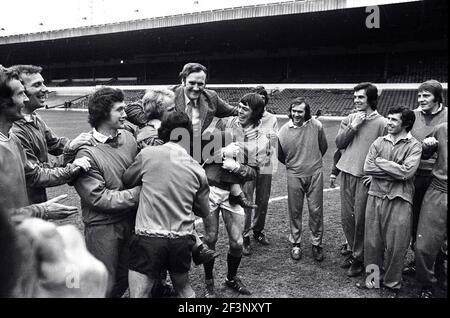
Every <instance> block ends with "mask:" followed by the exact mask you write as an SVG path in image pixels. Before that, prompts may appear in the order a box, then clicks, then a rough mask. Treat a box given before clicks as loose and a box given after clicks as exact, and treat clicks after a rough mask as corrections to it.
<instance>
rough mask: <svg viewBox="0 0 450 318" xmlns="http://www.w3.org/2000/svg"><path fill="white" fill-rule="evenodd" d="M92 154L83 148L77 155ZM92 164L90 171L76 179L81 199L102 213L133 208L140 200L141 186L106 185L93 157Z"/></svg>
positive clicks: (88, 155)
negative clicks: (116, 187)
mask: <svg viewBox="0 0 450 318" xmlns="http://www.w3.org/2000/svg"><path fill="white" fill-rule="evenodd" d="M82 156H87V157H88V158H91V156H90V154H89V153H88V152H87V151H85V150H81V151H79V152H78V154H77V157H82ZM91 162H92V166H91V169H90V170H89V171H87V172H86V173H83V174H81V175H80V176H79V177H78V178H77V179H76V181H75V184H74V186H75V190H76V191H77V192H78V195H79V196H80V197H81V199H82V200H83V201H84V202H85V203H86V204H88V205H89V206H90V207H91V208H94V209H96V210H97V211H100V212H102V213H107V214H113V213H116V212H121V211H123V210H124V209H128V208H133V207H135V206H136V205H137V203H138V202H139V193H140V189H141V187H140V186H136V187H134V188H131V189H127V190H111V189H108V188H107V187H106V182H105V179H104V178H103V176H102V174H101V173H100V171H99V169H98V167H97V165H96V163H95V160H93V159H92V158H91Z"/></svg>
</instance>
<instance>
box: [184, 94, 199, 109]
mask: <svg viewBox="0 0 450 318" xmlns="http://www.w3.org/2000/svg"><path fill="white" fill-rule="evenodd" d="M183 91H184V90H183ZM190 101H191V100H190V99H189V97H188V96H187V95H186V93H184V102H185V105H186V107H187V106H188V105H189V102H190ZM192 102H193V103H194V106H193V107H195V108H197V105H198V101H197V100H193V101H192Z"/></svg>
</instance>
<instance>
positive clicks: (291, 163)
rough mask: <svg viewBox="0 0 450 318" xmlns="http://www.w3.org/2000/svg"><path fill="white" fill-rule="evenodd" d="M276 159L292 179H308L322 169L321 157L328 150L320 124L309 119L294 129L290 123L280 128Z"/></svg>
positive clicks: (315, 120)
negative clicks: (284, 166)
mask: <svg viewBox="0 0 450 318" xmlns="http://www.w3.org/2000/svg"><path fill="white" fill-rule="evenodd" d="M278 142H279V147H278V158H279V159H280V162H281V163H284V164H285V165H286V172H287V174H288V175H290V176H293V177H310V176H313V175H315V174H316V173H318V172H319V171H320V170H321V169H322V156H323V155H324V154H325V152H326V151H327V148H328V144H327V138H326V136H325V132H324V130H323V126H322V123H321V122H320V121H318V120H317V119H314V118H311V119H309V120H307V121H306V122H305V123H304V124H303V125H302V126H300V127H296V126H294V125H293V123H292V121H289V122H287V123H286V124H284V125H283V127H281V129H280V132H279V134H278Z"/></svg>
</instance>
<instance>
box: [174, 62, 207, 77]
mask: <svg viewBox="0 0 450 318" xmlns="http://www.w3.org/2000/svg"><path fill="white" fill-rule="evenodd" d="M202 71H203V72H205V74H206V75H208V69H207V68H206V67H205V66H203V65H202V64H200V63H187V64H185V65H184V66H183V69H182V70H181V72H180V74H179V77H180V79H181V80H183V81H184V80H185V79H186V77H188V76H189V74H191V73H197V72H202Z"/></svg>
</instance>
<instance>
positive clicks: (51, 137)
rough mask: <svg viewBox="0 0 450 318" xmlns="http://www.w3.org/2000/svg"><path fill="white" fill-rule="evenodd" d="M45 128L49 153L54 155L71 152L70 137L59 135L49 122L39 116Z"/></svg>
mask: <svg viewBox="0 0 450 318" xmlns="http://www.w3.org/2000/svg"><path fill="white" fill-rule="evenodd" d="M38 118H39V119H38V120H39V121H40V122H41V124H42V126H43V129H44V137H45V141H46V143H47V147H48V153H49V154H51V155H53V156H59V155H62V154H63V153H64V152H66V153H70V152H71V151H72V149H70V146H69V145H70V139H69V138H66V137H58V136H57V135H56V134H55V133H54V132H53V131H52V130H51V129H50V127H48V126H47V124H46V123H45V122H44V121H43V120H42V119H40V117H38Z"/></svg>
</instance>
